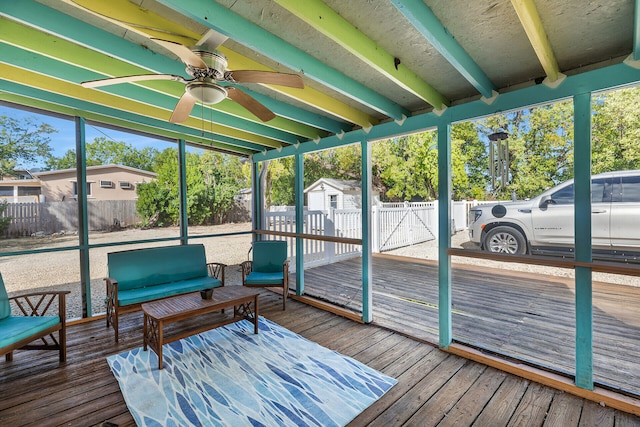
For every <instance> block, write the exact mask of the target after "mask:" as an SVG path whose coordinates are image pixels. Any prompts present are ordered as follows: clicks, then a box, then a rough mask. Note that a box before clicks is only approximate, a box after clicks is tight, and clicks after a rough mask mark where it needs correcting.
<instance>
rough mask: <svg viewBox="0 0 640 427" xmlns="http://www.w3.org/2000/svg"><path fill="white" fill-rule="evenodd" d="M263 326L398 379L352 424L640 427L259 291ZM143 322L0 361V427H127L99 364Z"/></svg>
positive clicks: (87, 330) (89, 327)
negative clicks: (63, 358)
mask: <svg viewBox="0 0 640 427" xmlns="http://www.w3.org/2000/svg"><path fill="white" fill-rule="evenodd" d="M260 298H261V300H260V305H261V314H262V315H264V316H265V317H267V318H269V319H271V320H273V321H275V322H277V323H279V324H280V325H283V326H285V327H287V328H288V329H290V330H292V331H295V332H297V333H299V334H301V335H303V336H305V337H306V338H308V339H310V340H313V341H315V342H318V343H320V344H321V345H323V346H326V347H329V348H331V349H334V350H337V351H339V352H341V353H342V354H345V355H348V356H351V357H354V358H355V359H357V360H359V361H361V362H363V363H366V364H368V365H369V366H371V367H373V368H375V369H378V370H380V371H382V372H385V373H386V374H388V375H391V376H393V377H395V378H397V379H398V384H397V385H396V386H394V387H393V388H392V389H391V390H390V391H389V392H388V393H387V394H386V395H385V396H383V397H382V398H381V399H380V400H379V401H378V402H376V403H375V404H374V405H372V406H371V407H370V408H368V409H367V410H365V411H364V412H363V413H362V414H361V415H360V416H358V417H357V418H356V419H355V420H354V421H353V422H352V423H351V424H350V425H352V426H364V425H372V426H375V425H381V426H385V427H388V426H396V425H415V426H421V427H422V426H424V427H426V426H436V425H438V426H471V425H473V426H507V425H521V426H562V427H571V426H599V427H600V426H601V427H609V426H610V427H622V426H640V418H639V417H636V416H633V415H630V414H627V413H624V412H620V411H617V410H614V409H612V408H607V407H603V406H601V405H598V404H597V403H593V402H590V401H586V400H584V399H580V398H578V397H575V396H572V395H570V394H567V393H562V392H559V391H557V390H554V389H551V388H548V387H544V386H541V385H539V384H536V383H532V382H529V381H527V380H523V379H521V378H518V377H515V376H513V375H510V374H507V373H504V372H501V371H498V370H496V369H493V368H490V367H486V366H485V365H482V364H479V363H476V362H472V361H469V360H466V359H464V358H461V357H458V356H455V355H452V354H448V353H445V352H442V351H440V350H439V349H437V348H436V347H434V346H431V345H429V344H424V343H421V342H418V341H415V340H412V339H410V338H407V337H405V336H404V335H401V334H398V333H395V332H393V331H390V330H387V329H384V328H380V327H377V326H373V325H363V324H359V323H356V322H353V321H350V320H348V319H345V318H343V317H339V316H336V315H333V314H330V313H328V312H325V311H322V310H319V309H316V308H313V307H310V306H308V305H305V304H302V303H300V302H297V301H290V302H289V303H288V304H287V311H286V312H283V311H282V310H281V302H280V301H281V300H280V297H279V296H278V295H275V294H273V293H271V292H270V291H268V290H263V291H262V295H261V297H260ZM141 325H142V318H141V314H140V313H139V312H138V313H130V314H127V315H125V316H123V318H122V324H121V341H120V343H119V344H118V345H115V344H114V342H113V332H112V331H110V330H108V329H106V328H105V326H104V322H103V321H93V322H88V323H83V324H77V325H73V326H71V327H70V328H69V353H68V361H67V362H66V363H65V364H62V365H60V364H59V363H58V361H57V353H56V354H54V352H34V351H31V352H16V355H15V356H16V357H15V359H14V361H13V362H10V363H7V362H4V361H0V396H2V399H1V400H0V426H12V427H13V426H56V425H66V426H99V425H102V423H103V422H104V421H109V422H111V423H113V424H116V425H119V426H132V425H134V423H133V419H132V417H131V415H130V414H129V412H128V410H127V408H126V405H125V403H124V400H123V398H122V394H121V393H120V390H119V387H118V384H117V381H116V380H115V378H114V376H113V375H112V374H111V372H110V370H109V367H108V365H107V363H106V360H105V357H106V356H108V355H110V354H115V353H118V352H122V351H124V350H127V349H131V348H135V347H139V346H140V345H141V341H142V331H141V327H142V326H141Z"/></svg>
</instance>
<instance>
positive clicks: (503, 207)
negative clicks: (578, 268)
mask: <svg viewBox="0 0 640 427" xmlns="http://www.w3.org/2000/svg"><path fill="white" fill-rule="evenodd" d="M573 210H574V204H573V180H569V181H566V182H563V183H562V184H559V185H558V186H556V187H554V188H552V189H550V190H547V191H545V192H544V193H542V194H540V195H539V196H537V197H534V198H533V199H531V200H526V201H516V202H507V203H496V204H487V205H480V206H476V207H473V208H471V210H470V211H469V238H470V241H471V242H472V243H474V244H476V245H478V246H479V247H480V248H481V249H483V250H485V251H488V252H494V253H507V254H527V253H530V254H538V255H571V256H572V254H573V251H574V212H573ZM591 230H592V245H593V256H594V258H604V259H616V260H620V258H624V259H625V260H626V261H634V260H635V261H638V260H640V170H630V171H617V172H607V173H603V174H599V175H594V176H593V177H592V179H591Z"/></svg>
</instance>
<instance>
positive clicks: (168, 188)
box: [136, 148, 180, 227]
mask: <svg viewBox="0 0 640 427" xmlns="http://www.w3.org/2000/svg"><path fill="white" fill-rule="evenodd" d="M155 163H156V166H155V170H154V172H155V173H156V174H157V176H156V179H155V181H151V182H148V183H140V184H138V185H136V192H137V194H138V201H137V203H136V210H137V211H138V213H139V214H140V215H141V216H142V217H143V218H144V219H145V222H148V223H149V225H157V226H160V227H164V226H170V225H177V224H178V222H179V218H180V197H179V185H178V150H177V149H175V148H167V149H165V150H163V151H162V152H160V153H159V154H158V156H157V157H156V162H155Z"/></svg>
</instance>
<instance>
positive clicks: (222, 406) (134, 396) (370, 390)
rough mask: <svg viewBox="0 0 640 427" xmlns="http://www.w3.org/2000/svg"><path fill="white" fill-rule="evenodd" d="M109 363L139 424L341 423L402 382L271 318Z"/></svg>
mask: <svg viewBox="0 0 640 427" xmlns="http://www.w3.org/2000/svg"><path fill="white" fill-rule="evenodd" d="M163 353H164V356H163V360H164V369H162V370H159V369H158V358H157V356H156V354H155V353H154V352H153V351H151V350H149V351H143V350H142V348H138V349H135V350H131V351H127V352H124V353H121V354H118V355H114V356H110V357H108V358H107V362H108V363H109V366H110V367H111V371H112V372H113V374H114V375H115V377H116V378H117V380H118V383H119V384H120V389H121V390H122V394H123V395H124V399H125V401H126V402H127V406H128V407H129V410H130V412H131V414H132V415H133V418H134V419H135V421H136V423H137V424H138V425H139V426H163V427H170V426H176V427H178V426H180V427H182V426H193V425H195V426H234V427H235V426H322V427H324V426H343V425H345V424H347V423H348V422H349V421H351V420H352V419H353V418H355V417H356V416H357V415H358V414H359V413H360V412H362V411H363V410H364V409H365V408H367V407H368V406H369V405H371V404H372V403H373V402H375V401H376V400H377V399H379V398H380V397H381V396H382V395H383V394H384V393H386V392H387V391H388V390H389V389H390V388H391V387H393V385H394V384H396V382H397V381H396V380H395V379H393V378H391V377H388V376H386V375H384V374H382V373H380V372H378V371H376V370H374V369H372V368H370V367H368V366H366V365H363V364H362V363H360V362H358V361H356V360H354V359H352V358H350V357H346V356H343V355H341V354H339V353H337V352H335V351H332V350H329V349H327V348H325V347H322V346H320V345H318V344H316V343H314V342H311V341H309V340H307V339H305V338H303V337H301V336H300V335H297V334H295V333H293V332H291V331H289V330H287V329H285V328H283V327H281V326H279V325H277V324H275V323H273V322H270V321H269V320H267V319H264V318H262V317H261V318H260V329H259V333H258V334H257V335H255V334H254V333H253V324H252V323H250V322H248V321H246V320H243V321H242V322H238V323H234V324H231V325H227V326H225V327H222V328H217V329H214V330H211V331H207V332H205V333H202V334H200V335H195V336H193V337H189V338H185V339H183V340H180V341H176V342H173V343H171V344H167V345H165V346H164V347H163Z"/></svg>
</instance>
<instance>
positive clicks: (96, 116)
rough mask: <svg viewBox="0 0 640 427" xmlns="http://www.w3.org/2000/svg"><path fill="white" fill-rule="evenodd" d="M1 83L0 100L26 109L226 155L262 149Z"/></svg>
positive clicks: (247, 153)
mask: <svg viewBox="0 0 640 427" xmlns="http://www.w3.org/2000/svg"><path fill="white" fill-rule="evenodd" d="M0 81H2V87H3V89H4V90H2V91H0V99H1V100H3V101H7V102H11V103H13V104H18V105H22V106H27V107H33V108H37V109H41V110H45V111H49V112H54V113H59V114H64V115H67V116H69V118H73V117H84V118H86V119H88V120H92V121H95V122H99V123H104V124H107V125H113V126H117V127H120V128H122V129H125V130H133V131H139V132H144V133H146V134H150V135H156V136H158V137H161V138H166V139H173V140H177V139H181V138H182V139H185V137H186V139H187V140H189V141H190V142H194V143H197V144H199V145H206V146H210V147H212V148H215V149H218V150H222V151H225V152H229V153H236V154H242V155H250V154H252V153H255V152H259V151H261V150H262V149H263V147H262V146H259V145H256V144H251V143H247V142H244V141H240V140H234V139H233V138H228V137H226V136H224V135H218V134H215V133H211V132H204V133H203V132H202V131H195V130H187V131H186V132H185V130H184V129H181V127H180V126H179V125H174V124H170V123H167V122H165V121H163V120H158V119H152V118H149V117H144V116H139V115H135V114H125V115H124V116H125V118H120V117H115V116H114V114H115V113H119V112H117V111H113V109H111V108H109V107H104V106H102V105H98V104H92V103H90V102H88V101H82V100H77V99H73V98H69V97H65V96H62V95H59V94H55V93H52V92H48V91H45V90H42V89H36V88H33V87H29V86H25V85H20V84H17V83H14V82H10V81H6V80H0Z"/></svg>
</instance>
